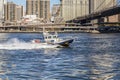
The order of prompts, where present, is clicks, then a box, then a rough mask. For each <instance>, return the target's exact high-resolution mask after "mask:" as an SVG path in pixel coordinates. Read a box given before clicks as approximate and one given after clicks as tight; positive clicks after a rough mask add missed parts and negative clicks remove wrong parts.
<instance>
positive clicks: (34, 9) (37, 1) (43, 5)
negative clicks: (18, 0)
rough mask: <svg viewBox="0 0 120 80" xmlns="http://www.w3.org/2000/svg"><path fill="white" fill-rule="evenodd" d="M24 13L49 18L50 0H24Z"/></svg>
mask: <svg viewBox="0 0 120 80" xmlns="http://www.w3.org/2000/svg"><path fill="white" fill-rule="evenodd" d="M26 15H37V17H39V18H43V19H45V20H46V19H47V20H48V19H50V0H26Z"/></svg>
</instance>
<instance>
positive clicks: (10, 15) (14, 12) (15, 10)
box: [4, 2, 23, 22]
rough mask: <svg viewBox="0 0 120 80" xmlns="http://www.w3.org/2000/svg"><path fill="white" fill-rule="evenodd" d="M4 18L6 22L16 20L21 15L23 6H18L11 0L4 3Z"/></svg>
mask: <svg viewBox="0 0 120 80" xmlns="http://www.w3.org/2000/svg"><path fill="white" fill-rule="evenodd" d="M4 16H5V17H4V19H5V21H8V22H14V21H18V20H20V19H21V18H22V16H23V6H18V5H16V4H15V3H13V2H7V4H5V5H4Z"/></svg>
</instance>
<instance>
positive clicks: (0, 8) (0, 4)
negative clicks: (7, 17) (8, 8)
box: [0, 0, 6, 25]
mask: <svg viewBox="0 0 120 80" xmlns="http://www.w3.org/2000/svg"><path fill="white" fill-rule="evenodd" d="M4 4H6V0H0V25H2V22H3V20H4Z"/></svg>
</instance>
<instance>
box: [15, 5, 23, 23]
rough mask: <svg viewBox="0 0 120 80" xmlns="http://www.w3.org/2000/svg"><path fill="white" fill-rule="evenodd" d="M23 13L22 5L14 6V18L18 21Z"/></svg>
mask: <svg viewBox="0 0 120 80" xmlns="http://www.w3.org/2000/svg"><path fill="white" fill-rule="evenodd" d="M23 14H24V10H23V6H21V5H17V6H16V20H17V21H20V20H21V18H22V17H23Z"/></svg>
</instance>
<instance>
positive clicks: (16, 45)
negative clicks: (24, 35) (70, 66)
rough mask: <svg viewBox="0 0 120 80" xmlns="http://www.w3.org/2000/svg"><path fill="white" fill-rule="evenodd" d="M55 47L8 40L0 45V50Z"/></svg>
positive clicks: (53, 46) (54, 46)
mask: <svg viewBox="0 0 120 80" xmlns="http://www.w3.org/2000/svg"><path fill="white" fill-rule="evenodd" d="M56 47H57V45H50V44H46V43H32V42H25V41H21V40H19V39H17V38H14V39H10V40H8V41H7V42H4V43H0V50H4V49H5V50H20V49H42V48H56Z"/></svg>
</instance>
